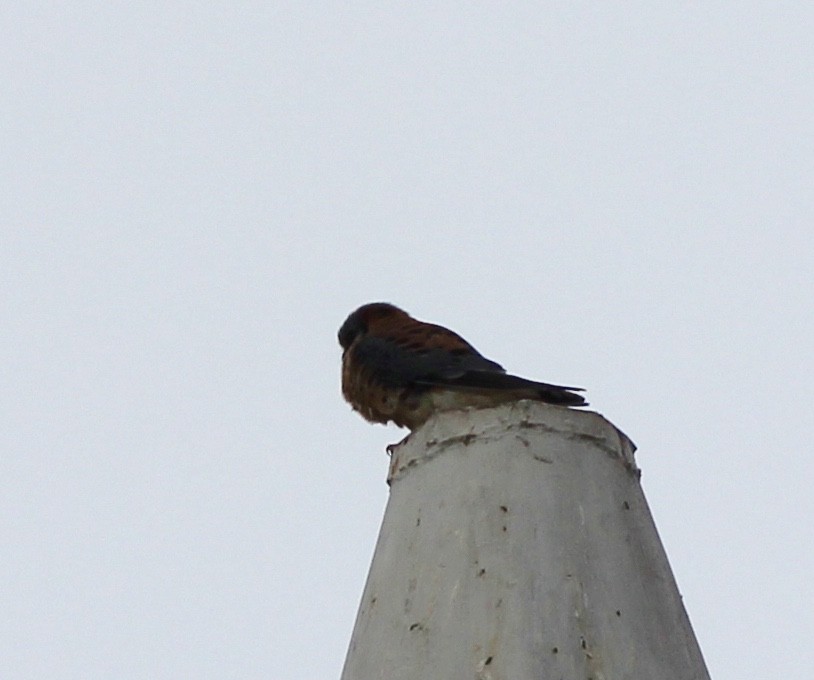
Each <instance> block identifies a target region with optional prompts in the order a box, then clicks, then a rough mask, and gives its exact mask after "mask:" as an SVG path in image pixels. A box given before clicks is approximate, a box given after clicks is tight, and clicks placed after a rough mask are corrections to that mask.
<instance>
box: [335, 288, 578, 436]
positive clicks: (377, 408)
mask: <svg viewBox="0 0 814 680" xmlns="http://www.w3.org/2000/svg"><path fill="white" fill-rule="evenodd" d="M339 344H340V345H342V349H343V352H342V394H343V395H344V397H345V399H346V400H347V401H348V402H349V403H350V405H351V406H352V407H353V408H354V410H356V411H358V412H359V413H360V414H361V415H362V417H364V418H366V419H367V420H369V421H371V422H374V423H385V424H386V423H388V422H389V421H393V422H394V423H395V424H396V425H398V426H399V427H408V428H410V430H415V429H416V428H418V427H420V426H421V425H423V424H424V423H425V422H426V421H427V419H428V418H429V417H430V416H431V415H433V414H434V413H436V412H438V411H446V410H453V409H465V408H472V407H474V408H483V407H489V406H497V405H499V404H505V403H507V402H512V401H517V400H519V399H536V400H537V401H544V402H546V403H549V404H558V405H560V406H587V404H586V402H585V400H584V399H583V398H582V397H581V396H580V395H579V394H574V392H580V391H582V390H581V388H579V387H562V386H560V385H549V384H547V383H541V382H535V381H533V380H526V379H525V378H520V377H518V376H516V375H510V374H508V373H506V371H505V370H504V369H503V367H502V366H501V365H500V364H498V363H496V362H494V361H491V360H490V359H487V358H486V357H484V356H483V355H481V354H480V353H479V352H478V351H477V350H476V349H475V348H474V347H472V345H470V344H469V343H468V342H467V341H466V340H464V339H463V338H462V337H461V336H460V335H458V334H457V333H453V332H452V331H451V330H449V329H447V328H444V327H443V326H436V325H435V324H431V323H426V322H424V321H418V320H417V319H414V318H413V317H411V316H410V315H409V314H407V312H405V311H402V310H401V309H399V308H398V307H395V306H393V305H391V304H388V303H386V302H373V303H371V304H367V305H363V306H362V307H359V309H357V310H356V311H355V312H353V313H352V314H351V315H350V316H349V317H348V318H347V319H346V320H345V323H343V324H342V327H341V328H340V329H339Z"/></svg>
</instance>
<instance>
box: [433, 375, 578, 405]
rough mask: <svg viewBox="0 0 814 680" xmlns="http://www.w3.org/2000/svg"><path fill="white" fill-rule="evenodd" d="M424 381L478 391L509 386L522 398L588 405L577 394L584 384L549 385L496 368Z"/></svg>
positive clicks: (548, 402)
mask: <svg viewBox="0 0 814 680" xmlns="http://www.w3.org/2000/svg"><path fill="white" fill-rule="evenodd" d="M422 382H423V381H422ZM425 384H434V385H437V386H444V387H448V388H451V389H457V390H473V391H478V392H490V391H492V390H510V391H514V392H517V393H518V395H519V398H522V399H536V400H538V401H543V402H545V403H547V404H558V405H560V406H588V402H587V401H585V399H584V397H582V395H580V394H576V392H582V391H583V389H582V388H581V387H565V386H564V385H549V384H548V383H543V382H536V381H534V380H527V379H526V378H521V377H520V376H517V375H511V374H510V373H498V372H496V371H467V372H466V373H464V374H463V375H461V376H459V377H456V378H445V379H442V380H437V381H427V383H425Z"/></svg>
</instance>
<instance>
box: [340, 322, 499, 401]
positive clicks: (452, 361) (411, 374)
mask: <svg viewBox="0 0 814 680" xmlns="http://www.w3.org/2000/svg"><path fill="white" fill-rule="evenodd" d="M410 322H411V323H402V324H399V325H398V326H396V327H393V328H387V329H380V330H378V331H377V332H375V333H374V332H371V333H368V334H367V335H365V336H363V337H361V338H360V339H359V340H358V341H357V342H355V343H354V344H353V347H352V348H351V352H352V353H353V360H354V362H358V363H359V364H360V365H362V366H365V367H366V368H368V369H369V370H370V371H371V373H372V374H373V375H376V376H377V378H378V380H379V381H380V382H381V383H382V384H383V385H386V386H388V387H407V386H410V385H416V384H423V383H426V384H445V383H447V382H448V381H453V380H455V379H457V378H461V377H462V376H465V375H466V374H467V373H470V372H473V371H474V372H488V373H494V374H503V373H504V372H505V371H504V370H503V367H502V366H501V365H500V364H498V363H497V362H495V361H491V360H490V359H487V358H486V357H484V356H482V355H481V354H480V353H479V352H478V351H477V350H476V349H475V348H474V347H472V345H470V344H469V343H468V342H466V340H464V339H463V338H462V337H460V336H459V335H458V334H457V333H453V332H452V331H450V330H448V329H446V328H444V327H443V326H435V325H433V324H427V323H422V322H417V321H414V320H412V319H410Z"/></svg>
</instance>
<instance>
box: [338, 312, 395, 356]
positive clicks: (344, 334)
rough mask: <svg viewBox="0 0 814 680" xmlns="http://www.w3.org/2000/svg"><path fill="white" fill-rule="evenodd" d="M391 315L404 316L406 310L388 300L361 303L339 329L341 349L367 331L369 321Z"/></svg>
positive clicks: (346, 347)
mask: <svg viewBox="0 0 814 680" xmlns="http://www.w3.org/2000/svg"><path fill="white" fill-rule="evenodd" d="M393 316H402V317H404V316H407V312H404V311H402V310H401V309H399V308H398V307H396V306H395V305H391V304H390V303H389V302H371V303H369V304H367V305H362V306H361V307H359V309H357V310H356V311H355V312H352V313H351V315H350V316H349V317H348V318H347V319H345V323H343V324H342V326H341V328H340V329H339V334H338V337H339V344H340V345H342V349H345V350H346V349H348V347H350V346H351V345H352V344H353V341H354V340H356V338H358V337H359V336H361V335H364V334H365V333H367V330H368V328H369V326H370V324H371V323H373V322H374V321H378V320H380V319H385V318H388V317H393Z"/></svg>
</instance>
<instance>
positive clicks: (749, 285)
mask: <svg viewBox="0 0 814 680" xmlns="http://www.w3.org/2000/svg"><path fill="white" fill-rule="evenodd" d="M2 26H3V28H2V40H0V59H1V60H2V61H1V62H0V63H2V67H1V68H2V79H3V93H4V94H3V96H2V106H0V149H2V151H1V152H0V168H1V170H0V174H1V175H2V176H0V315H1V318H0V350H1V351H2V362H1V363H0V367H1V368H2V379H1V380H0V418H1V419H2V426H1V427H0V540H2V544H3V550H2V554H0V677H2V678H3V679H4V680H23V679H25V680H28V679H34V680H39V679H41V678H55V679H60V680H62V679H77V680H80V679H81V680H87V679H88V678H116V679H120V678H121V679H127V680H129V679H148V680H153V679H161V680H163V679H172V680H176V679H178V678H196V679H199V678H212V679H213V680H214V679H217V680H220V679H222V678H236V679H237V678H239V679H244V678H245V679H255V678H280V679H281V680H314V679H315V678H335V677H338V676H339V673H340V670H341V667H342V663H343V660H344V655H345V651H346V647H347V643H348V641H349V638H350V634H351V630H352V627H353V623H354V619H355V616H356V608H357V606H358V602H359V598H360V596H361V593H362V587H363V585H364V581H365V578H366V575H367V569H368V566H369V563H370V558H371V555H372V551H373V546H374V543H375V540H376V536H377V532H378V527H379V523H380V521H381V517H382V513H383V510H384V505H385V503H386V501H387V486H386V485H385V477H386V471H387V457H386V455H385V453H384V448H385V446H386V445H387V444H388V443H391V442H394V441H397V440H398V439H400V438H401V436H402V435H403V432H402V431H399V430H397V429H396V428H393V427H390V428H384V427H381V426H375V427H374V426H372V425H369V424H367V423H365V422H364V421H363V420H362V419H361V418H359V417H358V416H357V415H355V414H353V413H352V412H351V411H350V409H349V407H348V406H347V405H346V404H345V403H344V402H343V401H342V399H341V395H340V392H339V361H340V350H339V346H338V345H337V343H336V330H337V328H338V327H339V325H340V323H341V322H342V321H343V320H344V318H345V316H346V315H347V314H348V313H349V312H350V311H351V310H352V309H354V308H355V307H357V306H358V305H360V304H362V303H364V302H368V301H373V300H389V301H391V302H394V303H396V304H398V305H400V306H402V307H404V308H405V309H407V310H408V311H410V312H411V313H413V314H414V315H415V316H417V317H418V318H421V319H425V320H430V321H435V322H440V323H443V324H445V325H448V326H450V327H451V328H454V329H455V330H457V331H458V332H459V333H461V334H462V335H464V337H466V338H467V339H468V340H470V341H471V342H472V343H473V344H474V345H475V346H476V347H477V348H478V349H479V350H480V351H481V352H483V353H484V354H485V355H487V356H489V357H491V358H493V359H495V360H497V361H499V362H501V363H502V364H503V365H504V366H506V368H508V369H509V370H510V371H512V372H516V373H519V374H521V375H525V376H528V377H533V378H537V379H541V380H546V381H550V382H562V383H566V384H577V385H583V386H584V387H586V388H587V389H588V397H589V400H590V401H591V404H592V407H594V408H596V409H597V410H598V411H600V412H602V413H603V414H604V415H606V416H607V417H608V418H610V419H611V420H612V421H613V422H614V423H615V424H616V425H618V426H619V427H620V428H621V429H622V430H624V431H625V432H626V433H627V434H628V435H630V437H631V438H632V439H633V440H634V441H636V443H637V444H638V445H639V452H638V462H639V465H640V466H641V468H642V470H643V478H642V483H643V485H644V490H645V493H646V495H647V498H648V500H649V502H650V505H651V508H652V511H653V515H654V518H655V521H656V524H657V526H658V528H659V530H660V533H661V537H662V540H663V542H664V545H665V548H666V550H667V553H668V555H669V557H670V559H671V564H672V567H673V570H674V572H675V575H676V578H677V581H678V584H679V587H680V589H681V591H682V593H683V596H684V603H685V605H686V607H687V609H688V611H689V614H690V618H691V620H692V622H693V625H694V628H695V632H696V635H697V637H698V639H699V642H700V644H701V648H702V650H703V652H704V655H705V657H706V661H707V664H708V666H709V669H710V673H711V675H712V676H713V678H715V679H716V680H741V679H742V678H745V677H754V678H803V677H806V676H807V674H808V673H810V670H811V668H812V667H814V651H812V649H813V648H812V645H811V640H812V638H814V620H813V619H812V603H813V602H814V587H812V578H811V575H812V573H814V547H812V546H814V523H813V522H812V517H814V500H812V488H813V487H814V472H813V470H814V468H813V465H814V463H812V456H813V455H814V452H812V445H811V441H812V436H811V429H812V424H813V422H812V421H813V420H814V419H813V418H812V403H813V402H814V387H812V385H814V359H813V358H812V354H813V352H812V346H814V303H812V300H813V299H814V84H813V81H812V65H813V64H814V40H812V35H814V5H811V4H810V3H805V2H799V1H798V2H771V3H770V2H749V1H747V2H706V3H678V4H676V3H666V2H625V3H596V2H591V3H583V2H572V3H539V2H534V3H531V2H518V3H450V2H441V3H432V4H430V3H381V2H377V3H373V2H356V3H335V2H321V3H302V2H283V3H281V2H268V1H265V2H250V3H234V2H208V1H206V0H204V1H203V2H174V3H121V2H81V1H80V2H73V3H53V2H26V3H14V4H12V5H7V6H5V8H4V9H3V11H2Z"/></svg>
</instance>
